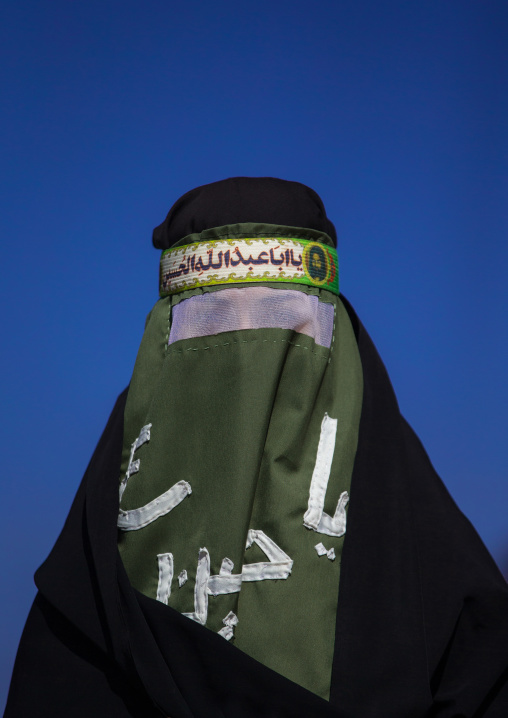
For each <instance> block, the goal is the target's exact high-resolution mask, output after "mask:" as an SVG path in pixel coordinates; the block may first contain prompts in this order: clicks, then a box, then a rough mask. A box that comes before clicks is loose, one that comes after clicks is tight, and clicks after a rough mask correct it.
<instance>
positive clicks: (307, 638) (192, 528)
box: [118, 224, 362, 699]
mask: <svg viewBox="0 0 508 718" xmlns="http://www.w3.org/2000/svg"><path fill="white" fill-rule="evenodd" d="M289 238H291V239H289ZM298 240H299V241H301V242H302V243H303V244H302V245H301V246H303V257H304V259H303V261H304V262H305V256H306V255H308V256H309V255H310V259H309V264H311V262H312V260H314V265H315V267H316V271H315V272H314V275H312V273H310V272H309V275H308V283H307V284H303V283H301V275H302V274H303V272H301V274H300V276H299V277H298V276H297V280H298V281H297V282H296V283H290V281H288V279H286V281H283V282H281V281H276V282H274V281H272V282H268V283H267V282H266V281H261V280H260V281H249V280H252V274H253V272H252V269H253V266H255V265H252V266H250V268H249V266H248V262H247V263H246V264H245V265H244V266H245V267H246V270H245V271H246V275H245V276H244V277H242V279H243V280H244V281H243V282H238V281H235V282H234V283H226V282H225V283H224V284H217V285H216V284H213V285H212V286H210V284H209V279H207V277H206V273H203V272H201V275H202V278H201V280H200V281H201V282H206V284H204V285H202V286H198V287H196V288H193V289H190V290H185V287H184V288H183V291H177V292H176V293H174V294H170V295H169V296H167V297H164V298H162V299H160V300H159V302H158V303H157V304H156V305H155V307H154V309H153V311H152V312H151V314H150V316H149V318H148V321H147V325H146V330H145V334H144V337H143V340H142V343H141V347H140V350H139V354H138V358H137V361H136V365H135V368H134V373H133V377H132V381H131V385H130V389H129V394H128V399H127V405H126V409H125V430H124V446H123V455H122V469H121V483H120V494H121V503H120V513H119V519H118V527H119V542H118V544H119V549H120V553H121V556H122V559H123V562H124V565H125V568H126V570H127V573H128V576H129V579H130V581H131V583H132V585H133V586H134V587H135V588H137V589H138V590H139V591H141V592H142V593H144V594H145V595H147V596H150V597H151V598H154V599H157V600H159V601H161V602H162V603H164V604H167V605H168V607H170V608H172V609H175V610H177V611H179V612H180V613H183V614H184V615H186V616H187V617H189V618H191V619H193V620H194V621H196V622H198V623H200V624H202V625H204V626H206V627H207V628H209V629H211V630H212V631H215V632H217V633H219V634H220V635H221V636H223V637H224V638H225V639H226V640H229V641H231V643H232V644H234V645H235V646H236V647H237V648H239V649H240V650H242V651H244V652H245V653H247V654H248V655H250V656H252V657H253V658H255V659H257V660H258V661H260V662H262V663H264V664H265V665H266V666H268V667H270V668H272V669H274V670H275V671H277V672H279V673H280V674H282V675H284V676H286V677H287V678H290V679H291V680H292V681H294V682H296V683H299V684H300V685H301V686H303V687H305V688H307V689H309V690H311V691H313V692H314V693H316V694H318V695H320V696H321V697H323V698H325V699H328V697H329V692H330V680H331V671H332V661H333V651H334V633H335V616H336V612H337V600H338V591H339V577H340V563H341V554H342V545H343V541H344V536H345V533H346V527H347V505H348V501H349V491H350V483H351V474H352V470H353V464H354V459H355V453H356V447H357V441H358V425H359V420H360V412H361V402H362V371H361V363H360V358H359V354H358V348H357V345H356V339H355V336H354V332H353V329H352V326H351V322H350V320H349V317H348V315H347V312H346V310H345V308H344V306H343V304H342V302H341V300H340V298H339V297H338V296H336V294H334V293H332V292H331V291H328V290H326V289H321V288H319V283H324V281H326V276H325V274H324V273H321V275H320V274H319V271H318V270H319V268H320V267H324V265H325V261H324V260H323V262H319V259H321V256H323V257H327V255H325V252H327V251H328V252H329V253H330V254H331V253H334V250H333V248H332V247H333V245H332V241H331V239H330V237H329V236H328V235H326V234H323V233H319V232H317V231H312V230H309V229H308V228H303V229H298V228H294V227H292V228H289V227H283V226H282V227H281V226H274V225H261V224H257V225H252V224H237V225H234V226H231V225H230V226H223V227H220V228H216V229H214V230H208V231H206V232H202V233H200V234H194V235H191V236H189V237H186V238H183V239H182V241H181V242H179V245H181V246H183V247H184V248H185V247H191V248H192V253H188V254H187V256H188V257H190V258H191V260H193V259H194V257H195V255H196V252H197V254H198V255H199V250H200V248H201V247H205V248H206V247H212V248H214V249H215V257H216V266H217V246H225V247H227V246H230V247H231V250H230V251H231V258H232V261H234V259H233V258H234V256H235V254H234V252H235V251H236V252H237V255H236V256H240V257H241V256H247V252H246V251H244V249H245V250H248V253H249V256H250V259H251V260H253V262H254V261H256V260H255V258H256V257H261V260H263V259H265V258H266V259H267V260H268V262H269V260H270V256H271V257H272V258H273V259H274V261H276V262H281V261H283V259H284V251H289V250H287V249H286V250H284V247H285V246H286V245H285V244H284V243H285V242H293V243H294V244H295V245H296V246H297V247H300V245H299V244H298ZM228 241H229V243H230V244H229V245H227V244H224V242H228ZM221 243H222V244H221ZM270 243H272V244H273V245H275V246H276V247H277V248H278V251H277V250H276V251H275V254H274V252H273V251H272V250H271V249H270ZM257 244H259V248H258V250H257V251H256V246H257ZM281 246H282V252H281V251H280V248H281ZM327 248H328V249H327ZM309 249H310V252H309ZM207 251H208V250H207ZM226 251H227V250H226ZM242 252H243V255H242ZM270 252H271V255H270ZM312 252H314V254H315V256H313V255H312ZM218 256H219V257H220V255H218ZM280 257H282V258H283V259H282V260H281V259H280ZM292 259H293V266H295V265H297V263H298V262H299V261H302V252H301V253H300V254H298V252H297V251H296V250H295V252H294V254H293V255H292ZM210 262H213V257H212V259H211V260H210ZM268 262H267V264H266V265H265V264H263V267H262V269H263V271H264V272H265V273H266V271H267V267H268V270H269V269H270V264H268ZM187 264H188V262H187ZM311 266H312V265H311ZM198 269H200V267H199V268H198ZM230 269H231V267H230ZM297 269H299V265H297ZM240 270H241V267H235V277H238V273H239V272H240ZM278 270H279V267H277V265H275V272H277V271H278ZM214 271H215V270H214ZM295 272H296V270H295ZM334 274H335V273H334ZM203 275H204V276H203ZM196 276H199V275H196ZM262 276H263V275H262ZM279 276H280V275H279ZM277 279H278V277H277ZM304 279H305V278H304ZM191 281H194V280H192V279H191V278H189V277H188V275H187V282H191ZM198 281H199V280H198ZM313 283H314V286H312V284H313Z"/></svg>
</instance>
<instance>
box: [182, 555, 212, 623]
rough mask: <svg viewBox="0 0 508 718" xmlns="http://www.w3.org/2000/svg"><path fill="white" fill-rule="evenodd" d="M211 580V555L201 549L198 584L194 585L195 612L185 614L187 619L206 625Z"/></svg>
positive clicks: (197, 572) (197, 573)
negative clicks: (208, 590)
mask: <svg viewBox="0 0 508 718" xmlns="http://www.w3.org/2000/svg"><path fill="white" fill-rule="evenodd" d="M209 579H210V554H209V553H208V549H206V548H200V549H199V554H198V569H197V571H196V583H195V585H194V612H193V613H184V614H183V615H184V616H187V618H192V620H193V621H196V622H197V623H200V624H201V625H202V626H204V625H205V623H206V619H207V617H208V592H207V586H208V581H209Z"/></svg>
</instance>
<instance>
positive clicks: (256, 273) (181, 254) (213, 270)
mask: <svg viewBox="0 0 508 718" xmlns="http://www.w3.org/2000/svg"><path fill="white" fill-rule="evenodd" d="M240 282H290V283H296V284H307V285H308V286H310V287H319V288H321V289H327V290H328V291H330V292H333V293H334V294H338V293H339V274H338V260H337V251H336V250H335V249H334V248H333V247H329V246H327V245H325V244H321V243H320V242H310V241H307V240H304V239H286V238H282V237H271V238H263V239H249V238H246V239H219V240H211V241H208V242H197V243H195V244H186V245H185V246H183V247H174V248H172V249H166V250H165V251H164V252H163V253H162V256H161V263H160V285H159V291H160V296H161V297H165V296H167V295H169V294H176V293H177V292H183V291H185V290H186V289H195V288H196V287H204V286H210V285H212V284H238V283H240Z"/></svg>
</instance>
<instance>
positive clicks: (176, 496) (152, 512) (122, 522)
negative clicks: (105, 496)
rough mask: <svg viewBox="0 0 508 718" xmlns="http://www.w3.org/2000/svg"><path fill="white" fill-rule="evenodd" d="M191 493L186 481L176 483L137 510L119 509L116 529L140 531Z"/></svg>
mask: <svg viewBox="0 0 508 718" xmlns="http://www.w3.org/2000/svg"><path fill="white" fill-rule="evenodd" d="M191 493H192V489H191V487H190V484H188V483H187V481H178V483H176V484H175V485H174V486H172V487H171V488H170V489H168V490H167V491H165V492H164V493H163V494H161V495H160V496H158V497H157V498H156V499H154V500H153V501H150V502H149V503H148V504H145V505H144V506H141V507H140V508H139V509H131V510H130V511H124V510H123V509H120V511H119V513H118V522H117V525H118V528H119V529H120V530H121V531H137V530H138V529H142V528H143V527H144V526H148V524H151V523H152V522H153V521H156V520H157V519H159V518H160V517H161V516H165V515H166V514H168V513H169V512H170V511H172V510H173V509H174V508H175V506H178V504H181V503H182V501H183V500H184V499H185V497H186V496H188V495H189V494H191Z"/></svg>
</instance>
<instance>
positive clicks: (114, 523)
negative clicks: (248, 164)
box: [6, 178, 508, 718]
mask: <svg viewBox="0 0 508 718" xmlns="http://www.w3.org/2000/svg"><path fill="white" fill-rule="evenodd" d="M154 245H155V246H156V248H158V249H160V250H162V258H161V272H160V295H161V296H160V299H159V301H158V302H157V304H156V305H155V307H154V308H153V310H152V312H151V313H150V315H149V318H148V320H147V324H146V328H145V334H144V336H143V340H142V342H141V347H140V351H139V354H138V358H137V361H136V366H135V369H134V373H133V377H132V381H131V383H130V386H129V388H128V390H126V391H125V392H124V393H123V394H122V395H121V396H120V397H119V399H118V401H117V404H116V406H115V408H114V410H113V413H112V415H111V418H110V420H109V422H108V425H107V427H106V429H105V431H104V434H103V436H102V438H101V440H100V442H99V444H98V446H97V449H96V451H95V453H94V456H93V457H92V460H91V462H90V465H89V467H88V470H87V472H86V474H85V477H84V479H83V482H82V484H81V487H80V489H79V491H78V494H77V496H76V499H75V502H74V504H73V507H72V509H71V512H70V514H69V517H68V520H67V522H66V525H65V527H64V529H63V531H62V534H61V536H60V537H59V539H58V541H57V543H56V545H55V547H54V549H53V551H52V553H51V554H50V556H49V558H48V559H47V561H46V562H45V563H44V564H43V566H42V567H41V568H40V569H39V571H38V572H37V574H36V582H37V586H38V588H39V594H38V596H37V598H36V600H35V602H34V606H33V608H32V611H31V614H30V616H29V619H28V621H27V626H26V628H25V632H24V634H23V638H22V640H21V644H20V649H19V652H18V658H17V662H16V666H15V670H14V674H13V680H12V684H11V693H10V697H9V702H8V706H7V711H6V716H7V717H8V718H12V717H13V716H22V715H23V716H25V715H51V716H64V715H66V716H67V715H69V714H72V715H73V716H76V715H83V716H85V715H86V716H91V715H94V716H102V715H104V716H106V715H107V716H111V715H115V716H149V715H154V716H155V715H168V716H171V717H172V718H179V717H182V718H183V717H184V716H185V717H191V716H192V717H196V718H197V717H201V716H203V717H204V716H206V718H209V717H212V716H228V717H231V718H233V717H235V718H237V717H241V718H254V717H258V716H278V717H279V716H280V717H282V716H284V717H286V716H287V717H289V716H291V717H292V718H295V717H298V716H323V717H325V716H336V717H337V718H339V717H340V718H349V717H351V718H353V717H356V716H358V717H361V718H366V717H367V716H372V717H373V718H374V717H376V718H377V717H383V716H387V717H388V716H389V717H390V718H399V717H400V718H409V716H414V717H415V718H416V717H418V718H420V717H423V716H440V717H442V718H445V717H446V718H452V716H477V717H480V716H485V717H486V718H493V717H494V716H506V715H507V714H508V689H507V687H506V682H507V673H508V588H507V586H506V583H505V582H504V580H503V578H502V577H501V575H500V574H499V572H498V570H497V568H496V566H495V565H494V563H493V561H492V559H491V558H490V556H489V555H488V553H487V552H486V550H485V548H484V547H483V545H482V543H481V541H480V539H479V538H478V536H477V535H476V533H475V531H474V529H473V528H472V527H471V525H470V524H469V522H468V521H467V520H466V519H465V518H464V517H463V515H462V514H461V513H460V511H459V510H458V509H457V507H456V506H455V504H454V503H453V501H452V499H451V498H450V497H449V495H448V493H447V491H446V489H445V488H444V486H443V484H442V483H441V481H440V479H439V478H438V477H437V475H436V474H435V472H434V470H433V468H432V466H431V464H430V462H429V460H428V458H427V456H426V454H425V452H424V450H423V448H422V446H421V445H420V443H419V441H418V439H417V437H416V436H415V435H414V433H413V432H412V430H411V429H410V427H409V426H408V425H407V423H406V422H405V421H404V419H403V418H402V417H401V415H400V413H399V410H398V407H397V402H396V399H395V396H394V394H393V391H392V388H391V385H390V382H389V379H388V377H387V375H386V372H385V369H384V367H383V365H382V362H381V360H380V359H379V357H378V355H377V352H376V350H375V348H374V346H373V345H372V343H371V341H370V339H369V337H368V335H367V333H366V331H365V329H364V328H363V327H362V325H361V323H360V322H359V320H358V318H357V317H356V315H355V313H354V311H353V309H352V308H351V306H350V305H349V304H348V302H347V301H346V300H345V299H344V298H343V297H341V296H340V295H339V283H338V264H337V255H336V250H335V245H336V235H335V229H334V227H333V225H332V223H331V222H330V221H329V220H328V218H327V217H326V213H325V210H324V207H323V204H322V202H321V200H320V199H319V197H318V196H317V195H316V194H315V193H314V192H313V191H312V190H310V189H309V188H307V187H305V186H304V185H301V184H299V183H294V182H286V181H282V180H277V179H272V178H234V179H229V180H224V181H222V182H216V183H214V184H211V185H206V186H204V187H199V188H197V189H195V190H192V191H191V192H189V193H187V194H186V195H184V196H183V197H182V198H180V200H178V201H177V202H176V204H175V205H174V206H173V207H172V209H171V210H170V212H169V214H168V216H167V218H166V220H165V221H164V222H163V224H162V225H160V226H159V227H157V228H156V229H155V230H154ZM28 685H29V686H30V690H27V686H28Z"/></svg>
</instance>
